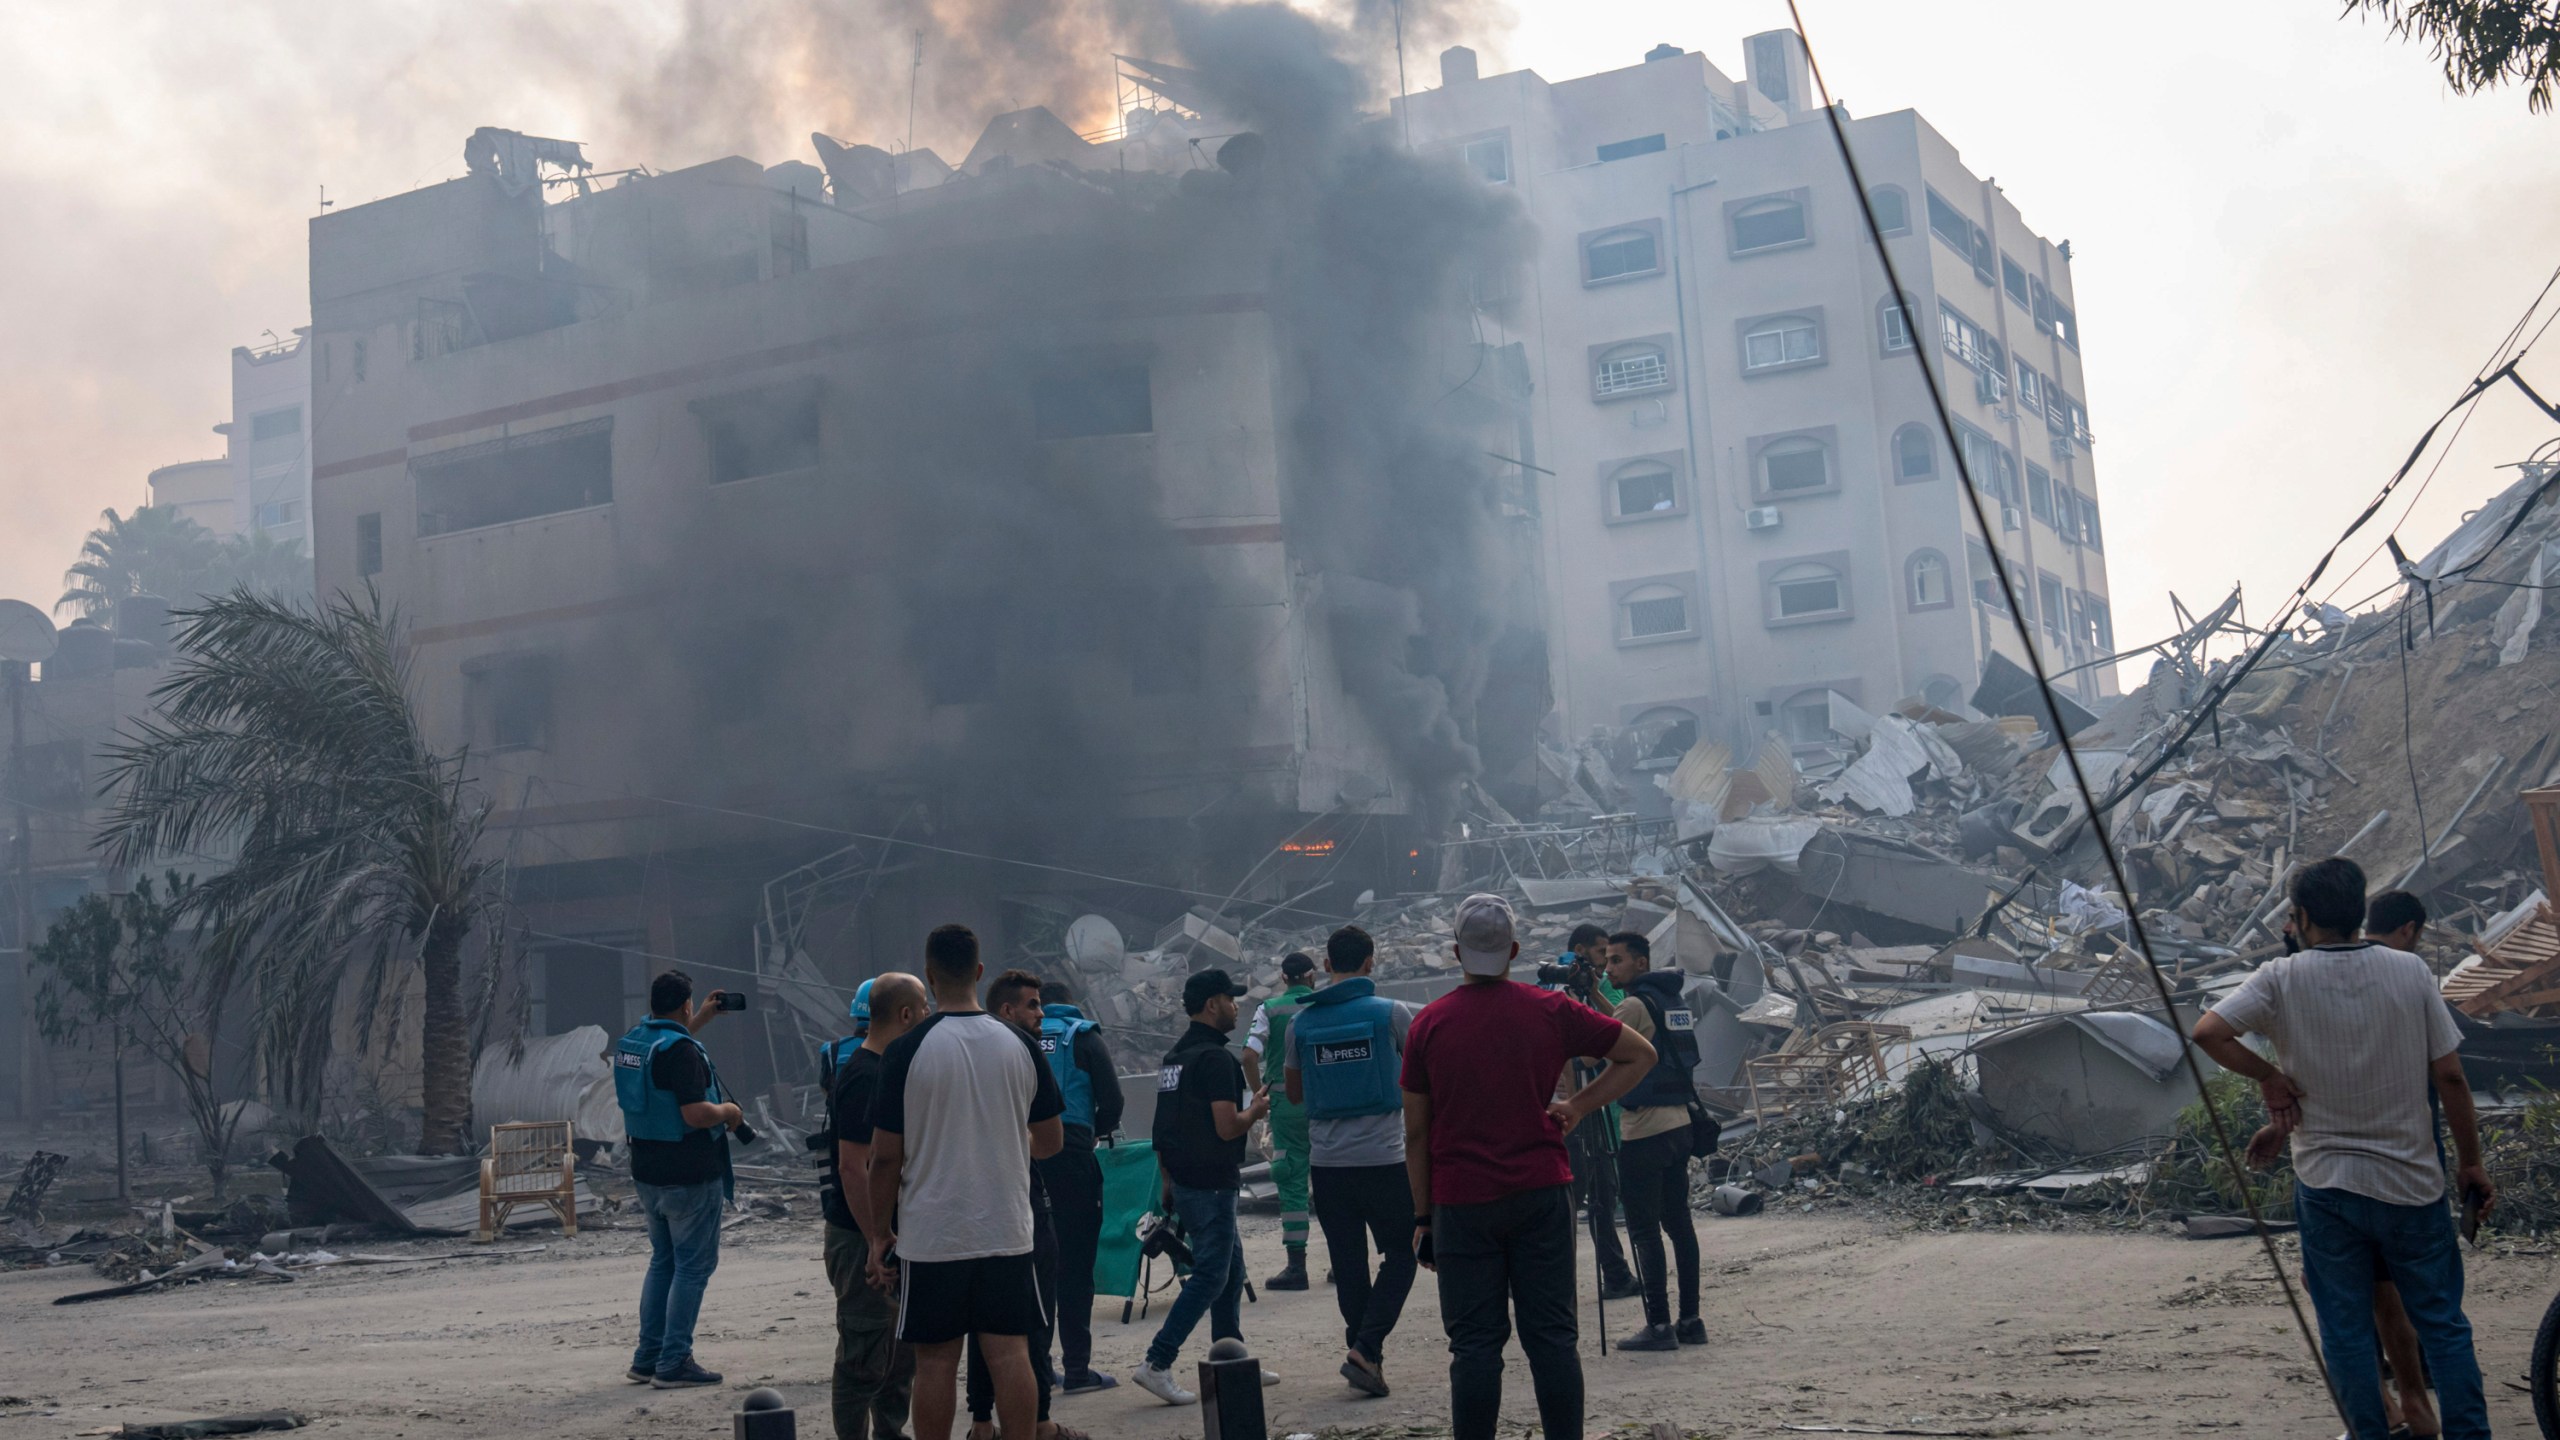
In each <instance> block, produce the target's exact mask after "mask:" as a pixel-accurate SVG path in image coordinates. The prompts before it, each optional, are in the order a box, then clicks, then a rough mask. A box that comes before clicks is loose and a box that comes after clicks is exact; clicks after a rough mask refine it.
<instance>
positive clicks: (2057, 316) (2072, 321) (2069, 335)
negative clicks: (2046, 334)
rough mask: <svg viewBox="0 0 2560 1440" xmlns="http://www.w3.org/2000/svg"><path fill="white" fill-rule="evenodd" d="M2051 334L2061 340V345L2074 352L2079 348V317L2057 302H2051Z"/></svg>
mask: <svg viewBox="0 0 2560 1440" xmlns="http://www.w3.org/2000/svg"><path fill="white" fill-rule="evenodd" d="M2053 333H2054V334H2056V335H2058V336H2060V337H2061V338H2062V343H2063V344H2065V345H2068V346H2070V347H2071V348H2072V349H2074V350H2077V349H2079V348H2080V317H2079V316H2077V315H2074V314H2073V313H2071V308H2070V307H2069V306H2067V305H2065V304H2063V303H2062V302H2061V301H2059V300H2056V301H2054V302H2053Z"/></svg>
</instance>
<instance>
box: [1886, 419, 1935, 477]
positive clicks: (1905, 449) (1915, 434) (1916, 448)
mask: <svg viewBox="0 0 2560 1440" xmlns="http://www.w3.org/2000/svg"><path fill="white" fill-rule="evenodd" d="M1937 476H1938V437H1936V436H1934V435H1932V434H1930V433H1929V427H1928V426H1926V425H1923V424H1921V423H1920V422H1918V421H1916V420H1915V421H1913V422H1911V423H1910V424H1908V425H1905V426H1903V427H1902V428H1901V429H1899V430H1896V431H1894V432H1893V478H1894V479H1896V480H1934V479H1936V478H1937Z"/></svg>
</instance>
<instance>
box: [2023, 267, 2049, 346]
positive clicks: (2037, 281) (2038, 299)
mask: <svg viewBox="0 0 2560 1440" xmlns="http://www.w3.org/2000/svg"><path fill="white" fill-rule="evenodd" d="M2027 294H2028V301H2027V313H2028V314H2030V315H2033V316H2034V317H2035V321H2036V329H2037V330H2039V331H2041V332H2043V333H2044V334H2047V335H2050V334H2052V333H2053V292H2052V291H2050V290H2047V289H2045V288H2044V280H2043V279H2042V277H2040V276H2035V275H2030V276H2028V277H2027Z"/></svg>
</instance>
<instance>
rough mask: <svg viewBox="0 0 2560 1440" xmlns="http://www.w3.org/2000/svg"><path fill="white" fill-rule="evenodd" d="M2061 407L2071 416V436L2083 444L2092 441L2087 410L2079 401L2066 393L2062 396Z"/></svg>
mask: <svg viewBox="0 0 2560 1440" xmlns="http://www.w3.org/2000/svg"><path fill="white" fill-rule="evenodd" d="M2062 408H2063V410H2064V412H2065V413H2066V414H2068V415H2069V416H2070V417H2071V438H2072V439H2074V440H2077V441H2079V442H2080V443H2081V444H2082V445H2083V446H2086V445H2089V444H2091V443H2093V437H2092V436H2091V435H2090V434H2089V412H2088V411H2087V410H2085V409H2083V408H2082V407H2081V404H2080V402H2079V401H2077V400H2074V399H2072V398H2071V397H2070V396H2068V395H2064V396H2063V397H2062Z"/></svg>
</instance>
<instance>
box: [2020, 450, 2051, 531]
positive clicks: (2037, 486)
mask: <svg viewBox="0 0 2560 1440" xmlns="http://www.w3.org/2000/svg"><path fill="white" fill-rule="evenodd" d="M2027 510H2028V512H2029V513H2031V514H2033V515H2034V516H2035V517H2036V518H2037V519H2039V520H2041V521H2043V522H2044V523H2046V524H2047V525H2051V524H2053V523H2054V519H2053V477H2052V476H2051V475H2048V474H2046V473H2045V468H2044V467H2043V466H2041V465H2039V464H2037V463H2036V462H2034V461H2033V460H2030V461H2028V462H2027Z"/></svg>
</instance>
